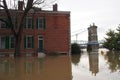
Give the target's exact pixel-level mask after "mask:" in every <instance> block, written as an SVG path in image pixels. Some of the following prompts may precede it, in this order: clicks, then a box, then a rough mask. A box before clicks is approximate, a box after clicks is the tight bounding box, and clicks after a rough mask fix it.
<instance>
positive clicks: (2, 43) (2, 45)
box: [0, 36, 6, 49]
mask: <svg viewBox="0 0 120 80" xmlns="http://www.w3.org/2000/svg"><path fill="white" fill-rule="evenodd" d="M5 41H6V37H5V36H0V49H5Z"/></svg>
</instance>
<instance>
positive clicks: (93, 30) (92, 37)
mask: <svg viewBox="0 0 120 80" xmlns="http://www.w3.org/2000/svg"><path fill="white" fill-rule="evenodd" d="M98 48H99V43H98V36H97V26H96V25H95V24H94V23H93V25H90V27H89V28H88V45H87V50H88V51H89V50H90V51H95V50H97V49H98Z"/></svg>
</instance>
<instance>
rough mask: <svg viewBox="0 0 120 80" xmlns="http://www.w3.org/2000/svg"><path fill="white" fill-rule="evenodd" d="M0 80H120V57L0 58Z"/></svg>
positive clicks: (103, 54) (96, 54)
mask: <svg viewBox="0 0 120 80" xmlns="http://www.w3.org/2000/svg"><path fill="white" fill-rule="evenodd" d="M0 80H120V53H119V52H117V53H115V52H106V50H105V49H100V50H99V51H98V52H90V53H87V52H86V51H83V53H82V54H81V55H72V56H71V57H70V56H67V55H61V56H45V57H41V58H37V57H36V58H35V57H24V58H16V59H15V58H13V57H11V58H2V57H1V58H0Z"/></svg>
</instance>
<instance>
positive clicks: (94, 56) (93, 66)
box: [88, 51, 99, 76]
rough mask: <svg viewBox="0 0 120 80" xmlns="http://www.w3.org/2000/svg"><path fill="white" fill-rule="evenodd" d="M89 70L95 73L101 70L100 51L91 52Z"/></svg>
mask: <svg viewBox="0 0 120 80" xmlns="http://www.w3.org/2000/svg"><path fill="white" fill-rule="evenodd" d="M88 54H89V70H90V71H91V72H92V74H93V75H95V76H96V74H97V73H98V72H99V59H98V51H92V52H89V53H88Z"/></svg>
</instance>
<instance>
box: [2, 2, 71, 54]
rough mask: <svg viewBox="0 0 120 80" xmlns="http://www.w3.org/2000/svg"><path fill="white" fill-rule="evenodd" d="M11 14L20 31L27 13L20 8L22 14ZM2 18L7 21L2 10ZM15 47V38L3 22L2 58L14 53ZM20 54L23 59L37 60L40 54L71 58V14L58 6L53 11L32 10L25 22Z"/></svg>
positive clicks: (15, 12) (16, 11) (12, 11)
mask: <svg viewBox="0 0 120 80" xmlns="http://www.w3.org/2000/svg"><path fill="white" fill-rule="evenodd" d="M10 12H11V15H12V16H13V18H12V20H13V24H14V25H15V28H16V30H17V25H18V24H19V19H20V17H21V14H22V13H23V11H22V8H21V7H19V6H18V10H11V11H10ZM16 14H17V15H16ZM15 15H16V16H15ZM0 18H3V19H6V16H5V13H4V11H3V10H0ZM14 47H15V38H14V36H13V34H12V32H11V30H10V29H9V27H8V26H7V25H6V24H5V23H4V22H1V21H0V55H9V54H11V53H14ZM20 51H21V53H22V55H36V56H37V53H38V52H45V53H47V54H49V53H51V52H57V53H66V54H69V52H70V12H69V11H58V10H57V4H55V5H53V11H45V10H41V9H39V8H36V9H35V11H34V10H32V9H31V10H30V11H29V13H28V15H27V17H26V18H25V20H24V30H23V33H22V43H21V48H20Z"/></svg>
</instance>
